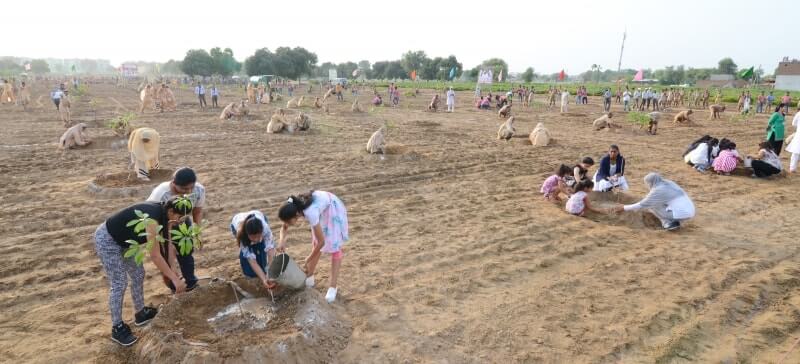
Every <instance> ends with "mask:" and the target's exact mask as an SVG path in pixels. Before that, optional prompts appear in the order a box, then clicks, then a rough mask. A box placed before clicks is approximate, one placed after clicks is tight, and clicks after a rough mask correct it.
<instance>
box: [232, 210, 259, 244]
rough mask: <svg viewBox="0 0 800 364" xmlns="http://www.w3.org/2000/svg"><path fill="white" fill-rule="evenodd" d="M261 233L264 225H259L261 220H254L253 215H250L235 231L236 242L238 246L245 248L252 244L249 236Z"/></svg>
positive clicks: (254, 216)
mask: <svg viewBox="0 0 800 364" xmlns="http://www.w3.org/2000/svg"><path fill="white" fill-rule="evenodd" d="M263 232H264V224H263V223H261V220H259V219H258V218H256V215H255V214H250V215H247V217H245V218H244V221H242V223H241V224H239V226H238V229H237V230H236V240H238V242H239V244H242V245H245V246H247V245H250V244H252V243H253V242H252V241H250V235H253V234H261V233H263Z"/></svg>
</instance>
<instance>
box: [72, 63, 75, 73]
mask: <svg viewBox="0 0 800 364" xmlns="http://www.w3.org/2000/svg"><path fill="white" fill-rule="evenodd" d="M72 72H75V65H74V64H73V65H72Z"/></svg>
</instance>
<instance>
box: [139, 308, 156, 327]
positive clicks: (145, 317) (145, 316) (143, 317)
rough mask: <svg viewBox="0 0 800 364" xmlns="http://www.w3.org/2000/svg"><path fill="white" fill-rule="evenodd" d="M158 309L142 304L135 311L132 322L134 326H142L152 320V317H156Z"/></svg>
mask: <svg viewBox="0 0 800 364" xmlns="http://www.w3.org/2000/svg"><path fill="white" fill-rule="evenodd" d="M157 313H158V310H157V309H155V308H152V307H147V306H144V308H143V309H141V310H140V311H139V312H137V313H136V320H135V321H134V323H135V324H136V326H142V325H144V324H146V323H148V322H150V321H152V320H153V317H156V314H157Z"/></svg>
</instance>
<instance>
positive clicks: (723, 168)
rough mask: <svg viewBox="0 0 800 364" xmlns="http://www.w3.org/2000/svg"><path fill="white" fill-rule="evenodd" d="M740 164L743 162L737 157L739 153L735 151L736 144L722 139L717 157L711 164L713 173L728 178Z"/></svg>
mask: <svg viewBox="0 0 800 364" xmlns="http://www.w3.org/2000/svg"><path fill="white" fill-rule="evenodd" d="M741 162H743V160H742V157H740V156H739V152H738V151H736V143H734V142H732V141H730V140H728V139H722V140H721V141H720V142H719V156H717V158H715V159H714V162H713V163H712V166H714V172H717V174H722V175H725V176H729V175H730V174H731V172H732V171H733V170H734V169H736V166H737V165H739V163H741Z"/></svg>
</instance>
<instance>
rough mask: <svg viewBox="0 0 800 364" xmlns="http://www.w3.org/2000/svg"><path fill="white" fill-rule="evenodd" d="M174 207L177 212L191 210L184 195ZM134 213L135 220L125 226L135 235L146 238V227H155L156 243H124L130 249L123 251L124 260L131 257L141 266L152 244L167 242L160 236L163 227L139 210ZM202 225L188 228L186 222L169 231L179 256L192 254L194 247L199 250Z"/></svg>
mask: <svg viewBox="0 0 800 364" xmlns="http://www.w3.org/2000/svg"><path fill="white" fill-rule="evenodd" d="M175 206H176V207H177V208H178V209H179V210H184V211H186V210H191V209H192V201H191V200H189V198H188V197H187V196H186V195H184V196H182V197H180V198H178V200H177V201H176V203H175ZM134 213H135V214H136V217H137V218H136V219H133V220H131V221H129V222H128V224H127V226H128V227H131V228H133V232H134V233H136V234H137V236H147V227H148V226H150V225H155V226H156V241H151V240H148V241H146V242H145V243H144V244H140V243H139V242H137V241H135V240H127V241H126V243H128V244H130V247H129V248H128V250H126V251H125V258H130V257H133V259H134V261H136V264H139V265H141V264H142V262H144V257H145V254H147V252H149V251H150V250H151V249H153V244H155V243H158V244H164V243H166V242H167V240H166V239H164V237H163V236H162V234H161V231H162V230H163V229H164V226H163V225H160V224H158V221H156V220H155V219H152V218H151V217H150V215H148V214H146V213H143V212H141V211H139V210H135V211H134ZM204 223H205V222H203V224H204ZM203 224H197V225H192V226H189V225H188V224H187V223H186V222H181V224H180V225H178V226H177V227H176V228H175V229H172V230H170V236H171V239H170V240H171V241H172V242H173V243H176V244H178V249H179V254H180V255H188V254H189V253H191V252H192V249H194V248H195V247H197V248H199V247H200V246H201V245H202V240H201V237H200V235H201V233H202V232H203V227H202V226H201V225H203Z"/></svg>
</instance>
